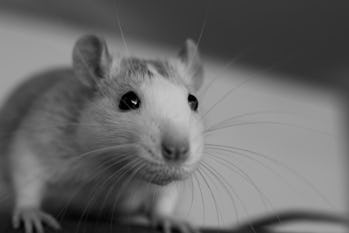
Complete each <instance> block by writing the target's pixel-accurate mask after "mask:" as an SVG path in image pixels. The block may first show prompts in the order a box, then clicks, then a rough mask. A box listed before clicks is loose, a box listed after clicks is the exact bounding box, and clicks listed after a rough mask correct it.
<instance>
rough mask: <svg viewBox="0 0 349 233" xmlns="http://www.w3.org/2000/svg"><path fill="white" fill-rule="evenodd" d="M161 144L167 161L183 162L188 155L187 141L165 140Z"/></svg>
mask: <svg viewBox="0 0 349 233" xmlns="http://www.w3.org/2000/svg"><path fill="white" fill-rule="evenodd" d="M161 146H162V156H163V157H164V159H165V160H167V161H171V162H181V161H184V160H186V158H187V157H188V152H189V144H188V143H187V142H181V143H175V142H166V141H164V142H163V143H162V145H161Z"/></svg>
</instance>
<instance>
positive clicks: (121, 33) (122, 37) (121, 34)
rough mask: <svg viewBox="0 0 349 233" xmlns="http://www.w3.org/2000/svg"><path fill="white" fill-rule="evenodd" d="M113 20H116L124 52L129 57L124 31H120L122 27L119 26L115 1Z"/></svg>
mask: <svg viewBox="0 0 349 233" xmlns="http://www.w3.org/2000/svg"><path fill="white" fill-rule="evenodd" d="M115 19H116V24H117V27H118V29H119V32H120V36H121V39H122V43H123V44H124V48H125V50H126V53H127V56H129V55H130V50H129V49H128V46H127V43H126V38H125V34H124V30H123V29H122V26H121V21H120V17H119V14H118V5H117V1H115Z"/></svg>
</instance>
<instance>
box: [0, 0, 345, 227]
mask: <svg viewBox="0 0 349 233" xmlns="http://www.w3.org/2000/svg"><path fill="white" fill-rule="evenodd" d="M348 12H349V3H348V2H347V1H329V0H328V1H324V0H316V1H311V0H309V1H291V0H290V1H279V0H273V1H270V0H268V1H258V2H249V1H244V0H235V1H228V0H226V1H223V0H222V1H212V0H211V1H209V0H206V1H202V0H201V1H199V0H193V1H184V0H177V1H164V0H150V1H136V0H127V1H126V0H118V1H115V0H100V1H93V0H60V1H47V0H0V42H1V43H0V61H1V62H0V71H1V79H0V82H1V85H0V97H1V101H3V100H4V98H5V96H6V94H8V93H9V92H10V91H11V90H12V88H13V87H14V86H15V85H17V84H18V82H20V81H21V80H24V79H25V78H27V77H28V76H29V75H32V74H33V73H35V72H39V71H41V70H45V69H49V68H52V67H57V66H66V65H70V63H71V50H72V47H73V45H74V43H75V41H76V39H77V38H78V37H79V36H81V35H83V34H87V33H95V34H99V35H102V36H104V37H105V38H106V39H107V42H108V44H109V45H110V47H111V48H112V50H113V51H114V53H120V54H131V55H135V56H142V57H167V56H175V55H176V53H177V51H178V49H179V48H180V47H181V45H182V44H183V42H184V41H185V39H186V38H193V39H194V40H195V41H197V42H198V43H199V47H200V51H201V53H202V55H203V58H204V59H203V60H204V62H205V71H206V86H205V87H204V88H203V92H202V96H201V97H202V100H201V103H200V104H201V106H202V108H203V110H202V111H203V112H204V113H205V112H206V113H207V114H206V115H205V120H206V123H207V126H208V127H210V126H217V127H218V128H219V129H217V130H215V131H212V133H210V134H209V135H208V136H207V142H208V143H211V144H220V145H228V146H238V147H241V148H244V149H247V150H250V151H254V152H258V154H257V153H247V154H245V153H243V154H244V155H241V154H240V156H238V155H236V154H235V155H234V154H232V153H223V152H222V151H217V150H212V149H211V150H207V153H208V154H207V155H206V156H212V155H211V154H223V155H221V156H225V157H224V158H225V159H229V161H232V163H234V164H236V165H237V166H238V167H239V169H241V170H238V172H235V173H234V172H233V171H232V170H233V169H232V167H230V168H228V167H227V166H223V165H222V160H221V163H219V162H217V161H213V160H212V161H211V162H210V164H211V165H212V167H213V168H214V169H215V170H216V171H218V172H220V173H221V174H222V176H224V177H225V179H226V180H225V181H224V182H225V183H229V185H230V186H231V187H233V188H234V190H235V192H233V191H232V190H230V194H231V193H233V194H232V195H233V196H234V200H235V203H234V202H233V201H232V200H231V195H230V194H228V192H227V190H226V189H225V188H223V185H221V184H220V182H218V181H217V180H215V179H214V177H212V174H210V172H208V171H206V176H207V179H208V181H209V183H210V185H211V188H212V189H214V191H215V199H216V200H217V202H218V203H217V205H218V207H216V206H215V201H214V200H213V198H212V197H211V195H210V191H209V190H208V188H207V187H206V186H205V182H204V181H203V180H201V181H200V182H199V183H200V187H199V185H197V184H196V185H195V184H194V187H195V188H194V195H193V196H194V201H191V199H192V198H191V196H192V195H191V194H192V192H191V190H192V189H191V188H190V185H189V186H184V187H186V188H184V191H183V192H184V195H183V200H182V201H181V206H180V207H179V208H178V213H179V214H182V215H183V214H188V216H189V217H190V219H191V221H193V222H195V223H196V224H200V225H206V226H227V225H231V224H236V223H238V222H241V221H243V220H246V219H250V218H252V217H258V216H262V215H265V214H267V213H274V212H276V211H279V210H293V209H305V210H316V211H317V210H323V211H328V212H331V213H332V212H333V213H342V214H344V213H347V212H348V207H349V204H348V198H347V190H348V180H349V179H348V178H349V175H348V174H347V170H348V167H349V162H348V161H349V159H348V158H347V156H346V146H347V143H346V139H347V138H346V134H347V132H346V128H347V127H346V124H347V123H346V121H345V119H346V118H347V117H346V115H347V112H346V106H347V102H346V99H347V96H346V93H348V88H349V82H348V78H349V77H348V76H349V43H348V42H349V23H348V22H349V14H348ZM212 106H214V107H212ZM232 116H239V117H237V118H234V120H235V121H226V122H223V123H221V124H219V125H214V124H215V123H218V122H220V121H222V120H224V119H228V118H230V117H232ZM228 126H229V127H228ZM215 129H216V127H215ZM245 152H246V151H245ZM263 155H267V156H268V159H266V158H265V157H264V156H263ZM251 157H252V159H251ZM207 161H210V160H209V159H208V160H207ZM241 171H243V172H246V174H248V175H249V177H250V178H251V179H249V178H248V177H246V175H244V174H245V173H241ZM239 172H240V174H239ZM251 180H253V182H254V185H253V184H251V182H250V181H251ZM257 186H258V187H257ZM199 188H202V190H203V196H204V197H203V199H204V201H201V200H200V199H201V198H202V197H201V195H199V193H200V192H199ZM202 202H204V205H205V208H203V207H202ZM191 203H192V208H190V209H188V206H191ZM216 209H218V210H216ZM217 212H218V214H217ZM291 227H293V228H292V229H295V226H291ZM297 227H298V229H302V230H304V229H305V227H309V228H311V229H314V228H316V229H318V230H319V229H320V230H323V231H326V229H327V228H325V227H324V226H320V227H319V226H318V225H316V226H308V225H307V226H302V227H301V228H299V226H296V228H297ZM326 227H327V226H326Z"/></svg>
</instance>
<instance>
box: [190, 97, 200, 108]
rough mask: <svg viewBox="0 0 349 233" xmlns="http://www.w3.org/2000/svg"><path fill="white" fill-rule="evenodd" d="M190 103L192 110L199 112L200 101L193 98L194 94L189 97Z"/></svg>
mask: <svg viewBox="0 0 349 233" xmlns="http://www.w3.org/2000/svg"><path fill="white" fill-rule="evenodd" d="M188 103H189V106H190V108H191V109H192V110H193V111H197V110H198V107H199V101H198V99H197V98H196V97H195V96H193V95H192V94H189V95H188Z"/></svg>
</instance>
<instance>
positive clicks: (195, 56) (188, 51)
mask: <svg viewBox="0 0 349 233" xmlns="http://www.w3.org/2000/svg"><path fill="white" fill-rule="evenodd" d="M178 57H179V59H180V60H181V62H182V63H183V64H184V66H185V68H186V71H187V74H188V77H187V79H188V80H187V81H188V83H189V84H190V85H191V86H192V87H193V88H194V90H196V91H197V90H199V88H200V87H201V86H202V83H203V78H204V77H203V76H204V69H203V65H202V62H201V59H200V53H199V49H198V47H197V45H196V44H195V43H194V41H193V40H191V39H187V40H186V41H185V44H184V46H183V48H182V49H181V50H180V51H179V54H178Z"/></svg>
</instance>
